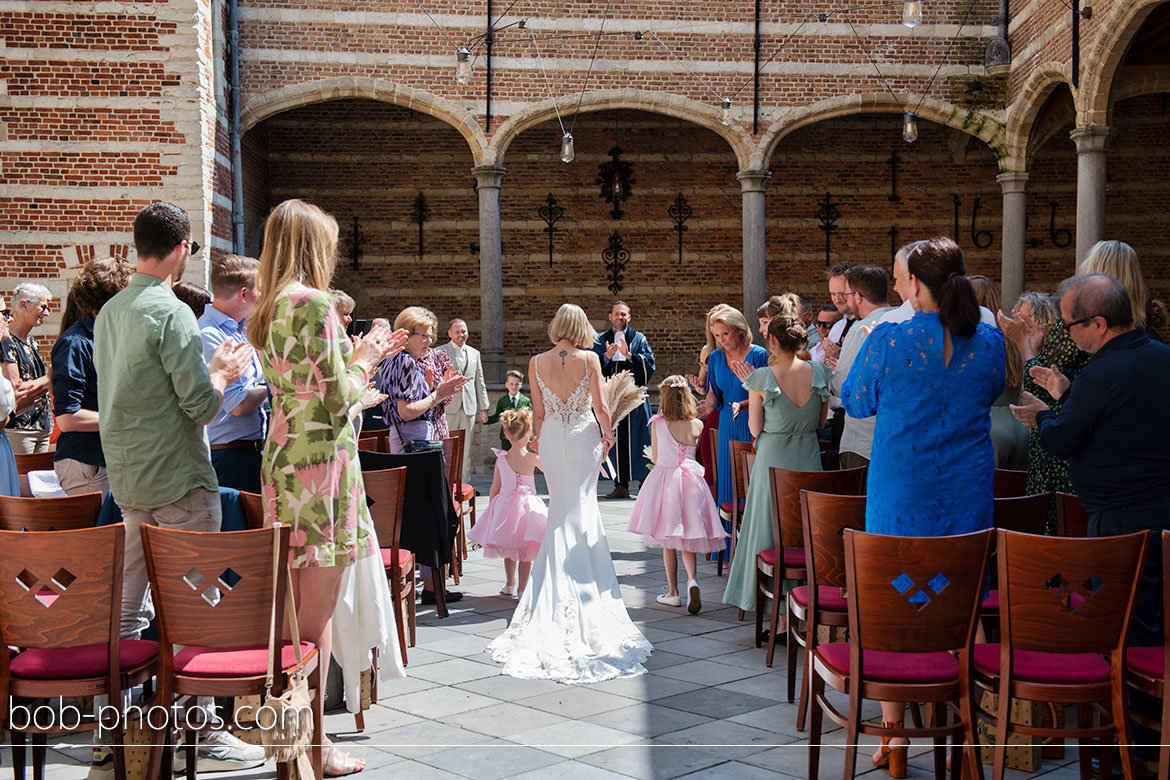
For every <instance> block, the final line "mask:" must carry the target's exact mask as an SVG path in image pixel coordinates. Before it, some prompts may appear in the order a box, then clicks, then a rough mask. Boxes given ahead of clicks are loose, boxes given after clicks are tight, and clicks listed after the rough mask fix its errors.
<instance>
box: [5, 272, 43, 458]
mask: <svg viewBox="0 0 1170 780" xmlns="http://www.w3.org/2000/svg"><path fill="white" fill-rule="evenodd" d="M52 298H53V296H52V294H51V293H50V292H49V290H48V289H47V288H45V287H42V286H41V285H39V284H31V283H28V282H25V283H23V284H18V285H17V286H16V289H15V290H13V291H12V302H13V306H14V308H13V309H12V310H11V317H12V321H11V322H10V323H9V324H8V333H9V335H8V338H6V339H4V340H3V341H0V365H2V366H3V371H4V378H5V379H7V380H8V381H9V382H11V383H12V386H13V387H16V386H17V385H20V384H22V383H25V384H26V385H27V389H29V390H31V391H32V397H34V398H36V401H34V402H33V405H32V406H31V407H28V408H25V409H24V410H22V411H21V412H20V414H17V415H15V416H13V417H12V418H11V420H10V421H9V423H8V425H7V426H6V427H7V433H8V440H9V441H10V442H12V449H13V451H14V452H47V451H48V449H49V437H50V436H51V435H52V433H53V412H52V409H51V408H50V406H49V398H48V393H49V377H48V376H47V372H46V371H45V361H44V360H42V359H41V353H40V350H39V349H38V348H37V342H36V339H34V338H33V337H32V331H33V329H34V328H39V327H40V326H41V325H43V324H44V322H45V318H46V317H48V316H49V301H50V300H52Z"/></svg>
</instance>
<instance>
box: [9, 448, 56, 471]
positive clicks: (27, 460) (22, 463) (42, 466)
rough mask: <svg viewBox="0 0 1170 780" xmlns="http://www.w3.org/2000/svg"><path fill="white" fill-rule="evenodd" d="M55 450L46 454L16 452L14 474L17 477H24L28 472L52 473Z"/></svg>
mask: <svg viewBox="0 0 1170 780" xmlns="http://www.w3.org/2000/svg"><path fill="white" fill-rule="evenodd" d="M56 454H57V453H56V451H55V450H49V451H48V452H17V453H14V455H15V456H16V474H17V476H24V475H25V474H28V473H29V472H30V471H52V470H53V457H54V456H55V455H56Z"/></svg>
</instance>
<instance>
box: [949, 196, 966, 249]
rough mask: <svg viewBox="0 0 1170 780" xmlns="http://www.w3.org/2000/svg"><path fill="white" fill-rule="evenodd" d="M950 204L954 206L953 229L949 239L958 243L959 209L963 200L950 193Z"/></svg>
mask: <svg viewBox="0 0 1170 780" xmlns="http://www.w3.org/2000/svg"><path fill="white" fill-rule="evenodd" d="M951 203H953V204H954V206H955V228H954V230H953V231H951V238H953V239H955V243H956V244H957V243H959V208H960V207H961V206H962V205H963V200H962V198H960V197H959V196H958V195H956V194H955V193H953V192H952V193H951Z"/></svg>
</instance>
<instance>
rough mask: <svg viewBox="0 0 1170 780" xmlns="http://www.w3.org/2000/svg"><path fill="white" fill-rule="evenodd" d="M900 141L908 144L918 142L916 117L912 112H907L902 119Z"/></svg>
mask: <svg viewBox="0 0 1170 780" xmlns="http://www.w3.org/2000/svg"><path fill="white" fill-rule="evenodd" d="M902 140H903V141H905V142H906V143H908V144H912V143H914V142H915V141H917V140H918V117H917V116H915V115H914V112H913V111H907V112H906V116H905V117H904V118H903V119H902Z"/></svg>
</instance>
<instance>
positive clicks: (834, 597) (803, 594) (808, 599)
mask: <svg viewBox="0 0 1170 780" xmlns="http://www.w3.org/2000/svg"><path fill="white" fill-rule="evenodd" d="M800 520H801V526H802V527H803V529H804V559H805V562H806V564H807V568H808V584H807V585H800V586H797V587H795V588H793V589H792V590H790V591H788V648H787V650H788V701H790V702H791V701H792V699H793V695H794V694H795V693H796V648H797V646H798V645H799V646H800V647H803V648H804V672H803V674H802V675H801V685H800V706H799V707H798V708H797V710H796V730H797V731H804V716H805V714H806V713H807V712H808V670H809V662H808V661H809V653H810V652H811V649H812V648H814V647H816V645H817V627H818V626H842V627H848V626H849V608H848V604H847V600H846V598H845V541H844V534H845V529H846V528H851V529H853V530H854V531H864V530H865V496H834V495H830V494H828V493H810V492H808V491H807V490H802V491H800ZM802 623H803V624H804V632H803V634H802V633H801V631H800V629H799V626H800V625H801V624H802Z"/></svg>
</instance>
